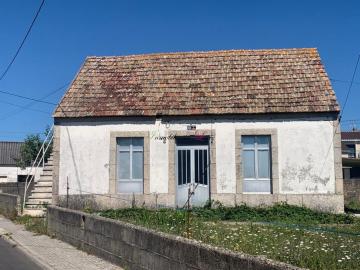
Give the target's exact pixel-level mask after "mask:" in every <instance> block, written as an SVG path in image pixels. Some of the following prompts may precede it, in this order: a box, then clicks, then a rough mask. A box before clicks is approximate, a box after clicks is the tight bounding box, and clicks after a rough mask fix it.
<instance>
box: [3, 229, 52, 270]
mask: <svg viewBox="0 0 360 270" xmlns="http://www.w3.org/2000/svg"><path fill="white" fill-rule="evenodd" d="M11 235H12V233H11V232H8V231H6V230H5V229H3V228H0V237H1V238H2V239H4V241H6V242H7V243H8V244H10V245H12V246H13V247H16V248H18V249H19V250H20V251H21V252H23V253H24V254H25V255H27V256H28V258H29V259H30V260H32V261H33V262H34V263H35V264H37V265H38V266H39V267H40V268H41V269H45V270H52V269H53V268H52V267H51V266H50V265H49V264H48V263H46V262H45V261H44V260H43V259H42V258H41V257H40V256H38V255H37V254H36V253H34V252H33V251H31V250H30V249H29V248H26V247H25V246H23V245H22V244H21V243H20V242H18V241H16V240H15V239H14V238H12V237H11Z"/></svg>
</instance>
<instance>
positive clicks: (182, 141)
mask: <svg viewBox="0 0 360 270" xmlns="http://www.w3.org/2000/svg"><path fill="white" fill-rule="evenodd" d="M338 113H339V106H338V103H337V101H336V97H335V94H334V91H333V89H332V87H331V85H330V81H329V79H328V76H327V74H326V72H325V70H324V67H323V65H322V64H321V60H320V57H319V55H318V52H317V50H316V49H282V50H232V51H214V52H189V53H164V54H149V55H133V56H119V57H89V58H87V59H86V61H85V63H84V64H83V66H82V67H81V69H80V71H79V73H78V74H77V76H76V78H75V80H74V81H73V83H72V84H71V86H70V88H69V89H68V91H67V93H66V94H65V96H64V97H63V99H62V100H61V102H60V104H59V106H58V107H57V109H56V111H55V112H54V122H55V131H54V136H55V138H54V185H53V195H54V196H53V199H54V202H55V203H58V204H62V203H63V202H64V201H65V198H66V193H67V192H69V194H70V196H69V201H70V203H73V204H74V205H73V207H76V205H75V203H77V204H80V205H81V204H82V205H89V203H92V205H95V206H97V207H103V208H109V207H120V206H124V205H130V204H131V203H136V204H137V205H143V204H145V205H147V206H156V205H157V206H159V205H161V206H169V207H174V206H177V207H182V206H183V205H184V204H185V203H186V201H187V198H188V188H189V187H191V190H194V189H195V191H194V195H193V196H192V197H191V203H192V204H193V205H203V204H205V203H206V202H207V201H208V200H218V201H220V202H222V203H223V204H226V205H235V204H241V203H246V204H249V205H270V204H273V203H277V202H288V203H290V204H296V205H305V206H308V207H311V208H315V209H319V210H326V211H333V212H342V211H343V206H344V197H343V182H342V166H341V145H340V143H341V142H340V133H339V130H338V129H337V130H335V129H336V127H338V121H337V117H338ZM334 133H335V136H333V135H334ZM80 205H78V206H80Z"/></svg>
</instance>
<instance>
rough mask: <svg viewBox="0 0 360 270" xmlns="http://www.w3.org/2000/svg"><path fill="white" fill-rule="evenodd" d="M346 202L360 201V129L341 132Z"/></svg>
mask: <svg viewBox="0 0 360 270" xmlns="http://www.w3.org/2000/svg"><path fill="white" fill-rule="evenodd" d="M341 147H342V163H343V175H344V195H345V202H346V203H348V202H350V201H352V200H354V201H358V202H360V131H350V132H341Z"/></svg>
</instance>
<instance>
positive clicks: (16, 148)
mask: <svg viewBox="0 0 360 270" xmlns="http://www.w3.org/2000/svg"><path fill="white" fill-rule="evenodd" d="M23 144H24V143H23V142H0V183H4V182H24V181H25V180H26V177H27V175H28V172H29V171H30V167H27V168H24V169H22V168H20V167H18V166H17V164H16V160H17V159H19V158H20V147H21V145H23ZM41 170H42V169H39V170H38V171H37V173H36V175H37V177H36V178H35V180H36V179H37V178H38V176H39V175H40V172H41Z"/></svg>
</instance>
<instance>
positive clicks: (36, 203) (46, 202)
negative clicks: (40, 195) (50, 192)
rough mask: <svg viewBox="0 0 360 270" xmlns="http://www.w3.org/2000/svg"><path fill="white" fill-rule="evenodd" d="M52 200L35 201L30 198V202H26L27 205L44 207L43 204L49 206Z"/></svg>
mask: <svg viewBox="0 0 360 270" xmlns="http://www.w3.org/2000/svg"><path fill="white" fill-rule="evenodd" d="M51 201H52V200H51V198H48V199H33V198H29V200H28V201H27V202H26V205H30V206H31V205H40V206H41V205H42V204H49V203H51Z"/></svg>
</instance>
